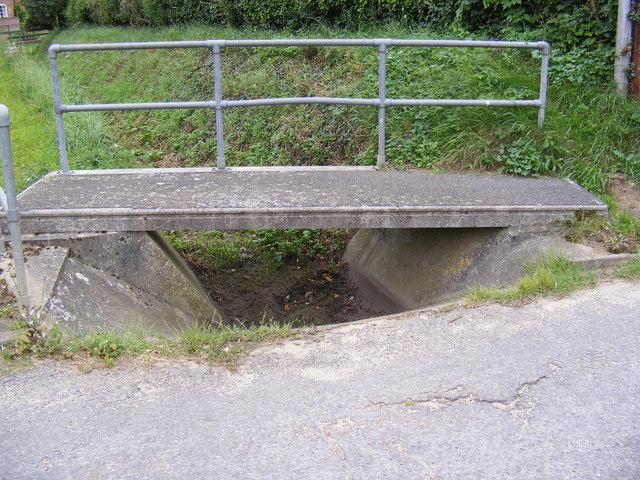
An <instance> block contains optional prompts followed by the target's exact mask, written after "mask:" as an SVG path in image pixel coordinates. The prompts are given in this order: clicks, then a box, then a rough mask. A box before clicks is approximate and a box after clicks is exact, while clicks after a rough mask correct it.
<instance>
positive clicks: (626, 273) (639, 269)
mask: <svg viewBox="0 0 640 480" xmlns="http://www.w3.org/2000/svg"><path fill="white" fill-rule="evenodd" d="M618 275H619V276H621V277H622V278H628V279H630V280H640V255H636V256H635V258H634V259H633V260H632V261H630V262H628V263H626V264H625V265H623V266H622V267H621V268H620V270H619V271H618Z"/></svg>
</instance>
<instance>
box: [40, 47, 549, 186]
mask: <svg viewBox="0 0 640 480" xmlns="http://www.w3.org/2000/svg"><path fill="white" fill-rule="evenodd" d="M291 46H298V47H305V46H325V47H341V46H344V47H367V46H369V47H375V48H377V50H378V97H376V98H341V97H285V98H261V99H251V100H225V99H223V98H222V59H221V57H222V50H223V49H224V48H232V47H291ZM397 46H403V47H472V48H524V49H531V50H539V51H540V52H541V54H542V55H541V57H542V61H541V72H540V94H539V97H538V98H537V99H531V100H497V99H429V98H422V99H408V98H402V99H396V98H388V97H387V84H386V81H387V49H388V48H390V47H397ZM167 48H206V49H210V50H211V51H212V55H213V86H214V99H213V100H211V101H200V102H146V103H144V102H142V103H98V104H63V103H62V101H61V95H60V79H59V75H58V61H57V55H58V53H61V52H81V51H83V52H89V51H105V50H143V49H144V50H146V49H167ZM549 50H550V48H549V44H548V43H547V42H506V41H480V40H420V39H390V38H383V39H272V40H220V39H219V40H199V41H172V42H130V43H96V44H73V45H61V44H54V45H51V47H49V59H50V63H51V75H52V80H53V96H54V104H55V113H56V122H57V129H58V145H59V149H60V166H61V170H62V172H64V173H66V172H69V171H70V168H69V159H68V157H67V149H66V142H65V135H64V122H63V118H62V116H63V114H65V113H71V112H92V111H116V110H159V109H195V108H208V109H214V110H215V125H216V149H217V153H216V166H217V168H218V169H224V168H225V166H226V163H225V158H224V131H223V111H224V110H225V109H227V108H235V107H253V106H266V105H299V104H305V105H321V104H322V105H326V104H329V105H366V106H372V107H376V108H378V156H377V165H378V166H382V165H384V164H385V163H386V154H385V120H386V109H387V108H388V107H394V106H486V107H505V106H506V107H535V108H538V127H540V128H542V127H543V124H544V116H545V108H546V99H547V77H548V72H549Z"/></svg>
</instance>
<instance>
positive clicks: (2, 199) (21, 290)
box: [0, 104, 29, 309]
mask: <svg viewBox="0 0 640 480" xmlns="http://www.w3.org/2000/svg"><path fill="white" fill-rule="evenodd" d="M10 125H11V119H10V118H9V109H8V108H7V107H6V106H4V105H2V104H0V151H1V152H2V170H3V173H4V190H3V189H2V188H0V204H1V205H2V208H3V209H4V211H5V212H6V213H7V222H8V224H9V231H10V234H11V244H12V245H11V246H12V253H13V267H14V269H15V280H16V289H17V292H18V304H19V305H20V306H21V307H26V308H27V309H28V308H29V294H28V291H27V276H26V273H25V268H24V254H23V248H22V235H21V232H20V211H19V210H18V197H17V192H16V182H15V178H14V175H13V155H12V153H11V135H10V133H9V126H10ZM5 191H6V193H5ZM1 235H2V234H1V233H0V236H1ZM0 240H1V242H0V243H1V244H2V248H4V238H2V239H0Z"/></svg>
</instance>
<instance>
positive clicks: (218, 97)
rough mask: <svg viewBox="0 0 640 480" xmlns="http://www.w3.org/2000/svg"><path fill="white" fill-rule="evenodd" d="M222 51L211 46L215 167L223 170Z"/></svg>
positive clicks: (224, 164)
mask: <svg viewBox="0 0 640 480" xmlns="http://www.w3.org/2000/svg"><path fill="white" fill-rule="evenodd" d="M221 56H222V49H221V48H220V45H214V46H213V84H214V89H215V94H214V100H215V109H216V166H217V167H218V169H219V170H224V169H225V167H226V162H225V159H224V128H223V124H222V59H221Z"/></svg>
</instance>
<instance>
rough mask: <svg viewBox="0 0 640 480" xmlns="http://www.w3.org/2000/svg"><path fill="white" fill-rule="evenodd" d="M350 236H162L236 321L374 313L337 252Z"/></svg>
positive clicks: (313, 320)
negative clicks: (359, 297)
mask: <svg viewBox="0 0 640 480" xmlns="http://www.w3.org/2000/svg"><path fill="white" fill-rule="evenodd" d="M355 232H356V231H355V230H341V229H327V230H297V229H296V230H293V229H287V230H252V231H246V230H242V231H240V230H216V231H209V232H193V231H177V232H171V233H169V234H167V237H168V239H169V241H170V242H171V243H172V244H173V246H174V247H175V248H176V249H177V250H178V251H179V252H180V253H181V254H182V255H183V256H184V258H185V259H186V261H187V262H188V263H189V265H190V266H191V268H192V269H193V271H194V272H195V273H196V274H197V275H198V277H199V278H200V281H201V282H202V284H203V286H204V287H205V289H206V290H207V291H208V293H209V295H210V296H211V298H212V299H213V300H214V301H215V302H216V303H217V304H218V305H219V307H220V309H221V310H222V311H223V312H224V314H225V315H227V317H228V318H229V319H230V320H231V321H232V322H236V323H242V324H245V325H251V324H255V323H258V322H260V321H263V319H265V318H266V319H271V318H273V319H274V320H276V321H281V322H291V323H293V324H294V325H295V326H302V325H326V324H332V323H341V322H349V321H353V320H359V319H362V318H367V317H371V316H375V315H378V314H379V313H380V312H379V311H377V310H375V309H372V308H368V307H366V306H364V305H363V304H362V303H361V302H360V301H359V299H358V295H357V294H356V290H355V288H354V286H353V285H352V283H351V282H350V281H349V275H348V265H347V263H346V261H345V260H344V251H345V249H346V247H347V244H348V242H349V241H350V240H351V238H352V237H353V235H354V234H355Z"/></svg>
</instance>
